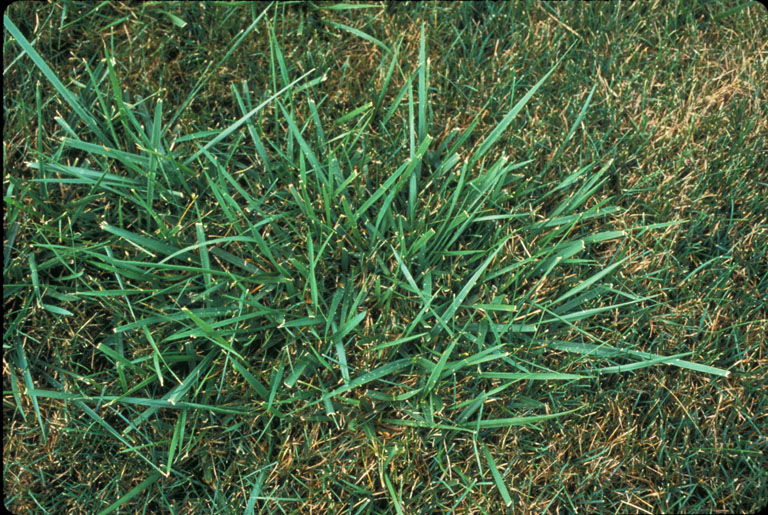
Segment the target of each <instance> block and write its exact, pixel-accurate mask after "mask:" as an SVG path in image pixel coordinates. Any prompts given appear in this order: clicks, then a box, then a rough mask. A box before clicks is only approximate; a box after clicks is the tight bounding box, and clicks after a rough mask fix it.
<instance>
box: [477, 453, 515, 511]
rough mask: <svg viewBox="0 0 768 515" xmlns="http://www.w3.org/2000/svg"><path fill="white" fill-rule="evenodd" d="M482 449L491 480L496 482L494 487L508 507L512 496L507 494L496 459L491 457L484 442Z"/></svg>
mask: <svg viewBox="0 0 768 515" xmlns="http://www.w3.org/2000/svg"><path fill="white" fill-rule="evenodd" d="M483 451H485V459H486V460H488V468H490V469H491V475H492V476H493V481H494V482H495V483H496V488H497V489H498V490H499V493H500V494H501V498H502V499H503V500H504V506H507V507H509V506H511V505H512V498H511V497H510V496H509V490H507V485H505V484H504V478H502V477H501V474H499V469H498V466H497V465H496V461H495V460H494V459H493V456H491V452H490V451H489V450H488V447H486V446H485V444H483Z"/></svg>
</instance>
